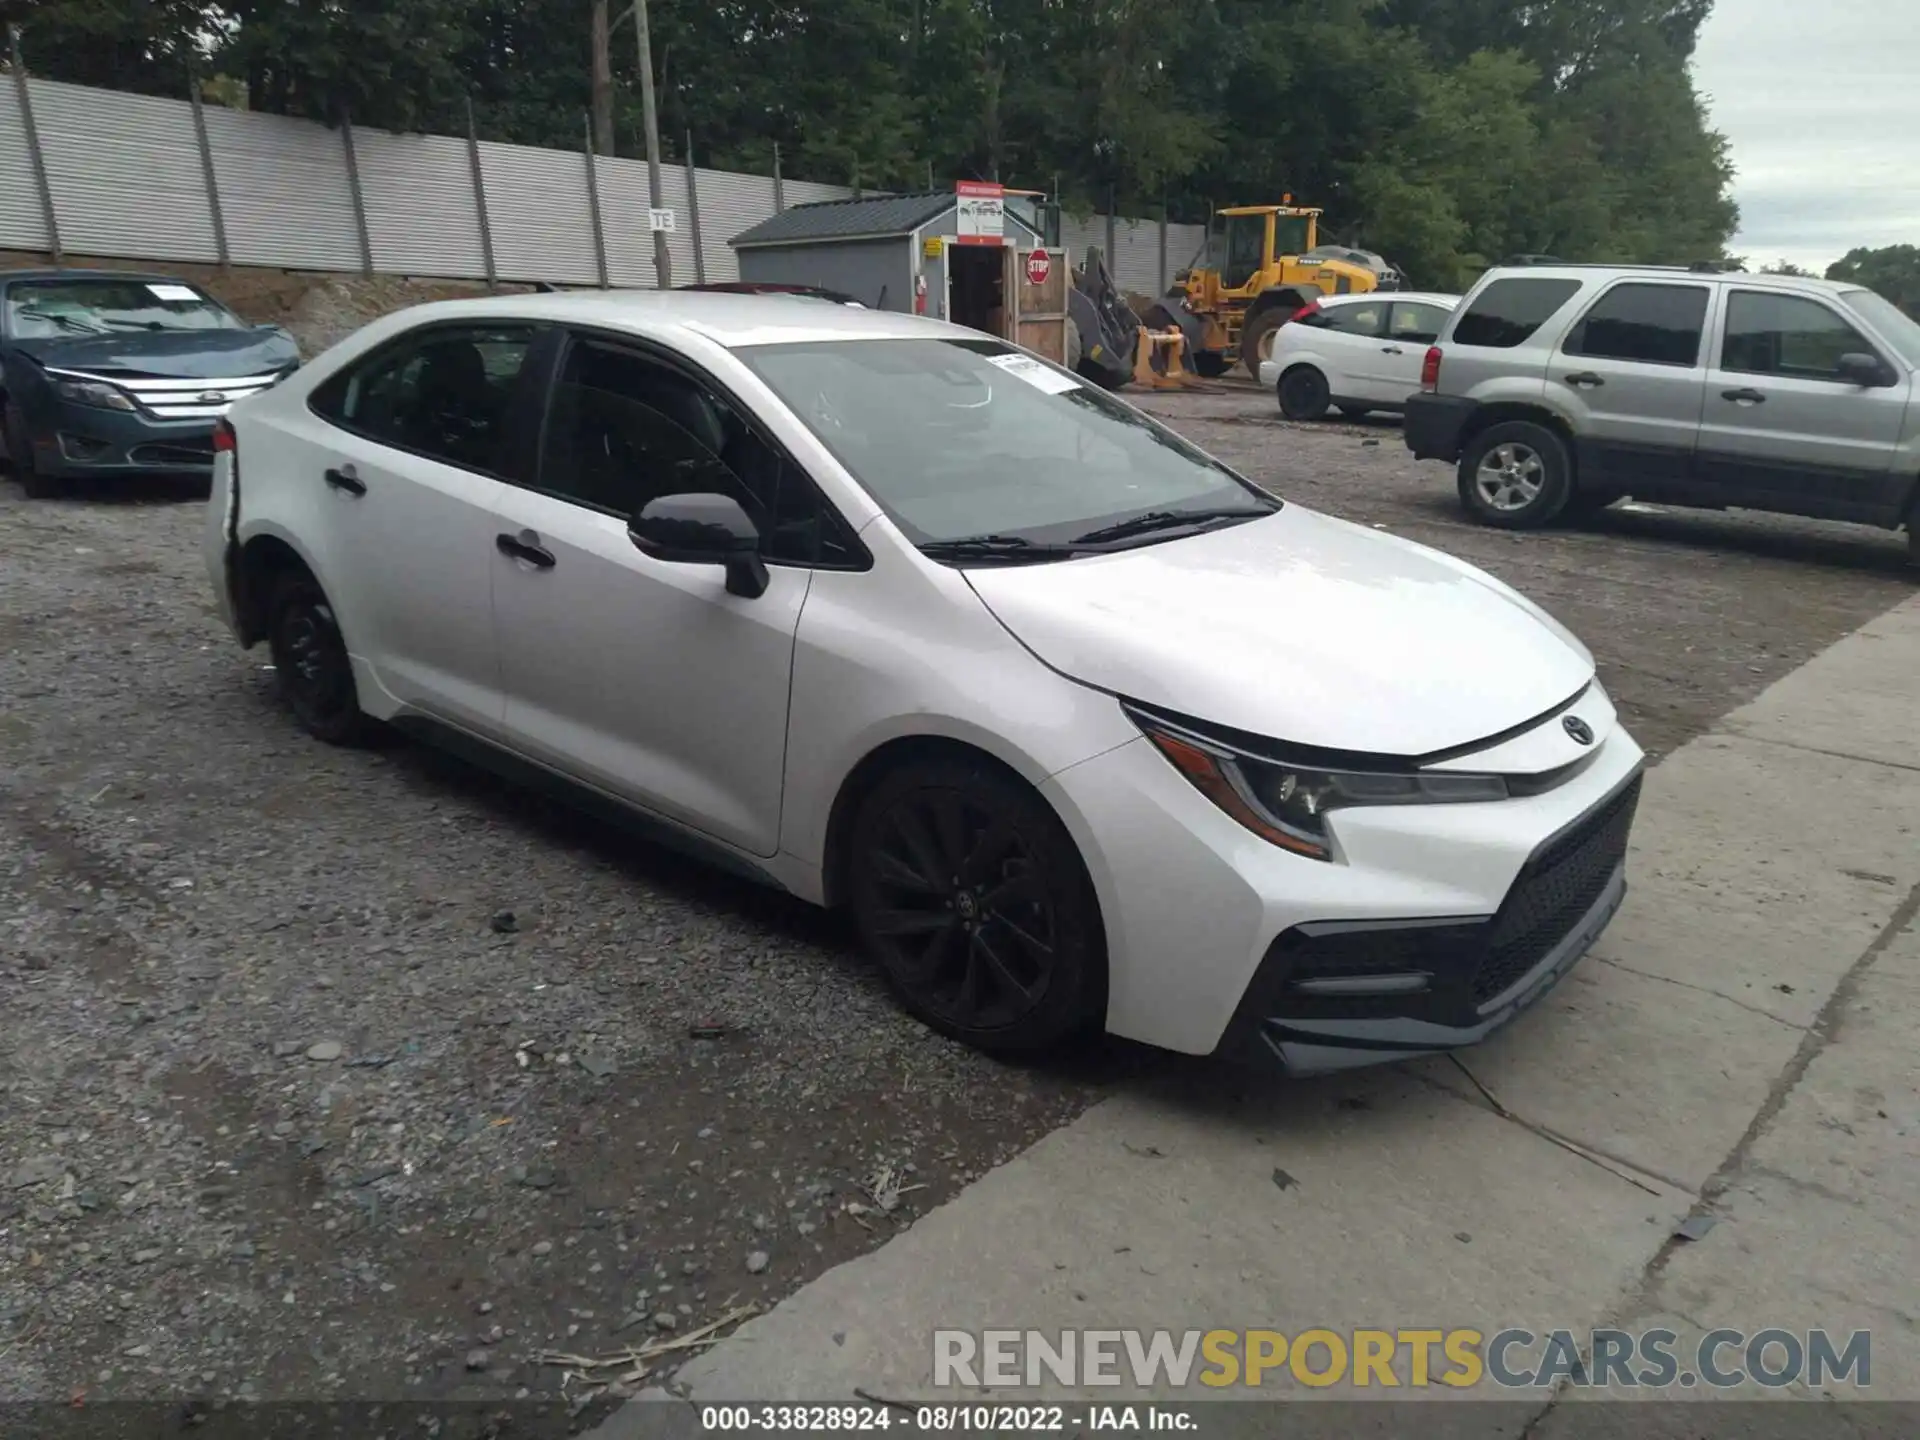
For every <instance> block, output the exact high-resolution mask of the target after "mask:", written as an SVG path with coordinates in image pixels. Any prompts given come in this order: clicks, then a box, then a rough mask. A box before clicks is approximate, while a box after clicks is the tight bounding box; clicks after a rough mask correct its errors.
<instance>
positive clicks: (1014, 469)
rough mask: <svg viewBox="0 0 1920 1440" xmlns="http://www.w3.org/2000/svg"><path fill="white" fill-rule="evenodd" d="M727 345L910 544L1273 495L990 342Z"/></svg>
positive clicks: (1184, 511)
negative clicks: (865, 492) (901, 532)
mask: <svg viewBox="0 0 1920 1440" xmlns="http://www.w3.org/2000/svg"><path fill="white" fill-rule="evenodd" d="M737 353H738V354H739V356H740V358H741V359H742V360H744V361H745V362H746V363H747V365H749V366H750V367H752V369H753V370H754V371H755V373H757V374H758V375H759V376H760V377H761V378H762V379H763V380H765V381H766V383H767V384H768V385H769V386H770V387H772V389H773V390H774V392H775V393H776V394H778V395H779V397H780V398H781V399H782V400H783V401H785V402H786V404H787V406H788V407H789V408H790V409H791V410H792V411H793V412H794V414H795V415H797V416H798V417H799V418H800V420H801V421H802V422H803V423H804V424H805V425H806V426H807V427H808V428H809V429H811V430H812V431H813V433H814V434H815V435H817V436H818V437H819V438H820V440H821V442H822V443H823V444H825V445H826V447H827V448H828V449H829V450H830V451H832V452H833V455H834V458H835V459H837V460H839V462H840V463H841V464H842V465H844V466H846V468H847V470H848V471H849V472H851V473H852V475H853V477H854V478H855V479H856V480H858V481H859V482H860V483H861V485H862V486H864V487H865V488H866V490H867V493H868V494H870V495H871V496H872V497H873V499H874V501H875V502H876V503H877V504H878V505H880V507H881V508H882V509H884V510H885V511H886V512H887V514H888V515H889V516H891V517H892V519H893V520H894V522H895V523H896V524H897V525H899V526H900V528H901V529H902V530H903V531H904V532H905V533H906V534H907V536H908V538H909V539H911V540H913V541H914V542H915V543H916V544H921V545H926V544H928V543H930V542H943V541H944V542H952V541H958V540H964V539H971V538H976V537H993V538H995V539H999V540H1007V539H1011V540H1012V541H1013V542H1014V543H1015V544H1019V543H1022V542H1025V543H1027V544H1030V545H1034V546H1039V545H1051V544H1064V543H1067V542H1070V541H1073V540H1078V539H1081V538H1083V537H1085V536H1087V535H1088V534H1089V532H1092V531H1095V530H1101V529H1105V528H1107V527H1111V526H1115V525H1124V526H1126V528H1127V530H1128V531H1129V534H1133V533H1136V532H1137V533H1138V534H1139V536H1140V538H1141V539H1142V540H1143V541H1144V540H1147V539H1148V537H1149V536H1150V535H1151V534H1152V532H1154V531H1156V530H1159V531H1164V532H1165V533H1166V534H1168V535H1172V534H1178V533H1181V531H1182V528H1183V526H1184V525H1185V523H1186V521H1187V520H1188V518H1189V517H1191V519H1192V520H1193V522H1194V523H1200V522H1201V521H1202V520H1205V521H1207V522H1209V523H1226V522H1229V521H1231V520H1233V519H1236V518H1240V517H1244V518H1247V519H1252V518H1254V517H1255V516H1259V515H1264V514H1267V513H1269V512H1271V511H1273V510H1275V509H1277V508H1279V504H1280V502H1279V501H1278V500H1276V499H1274V498H1273V497H1272V496H1270V495H1268V494H1267V493H1266V492H1265V491H1262V490H1259V489H1257V488H1256V487H1255V486H1253V485H1252V484H1250V483H1248V482H1247V481H1245V480H1242V479H1241V478H1240V477H1239V476H1237V475H1235V474H1234V473H1233V472H1232V471H1230V470H1228V469H1227V468H1226V467H1225V466H1223V465H1221V464H1220V463H1219V462H1217V461H1215V460H1213V459H1211V458H1209V457H1208V456H1207V455H1205V454H1203V453H1202V452H1201V451H1199V450H1197V449H1195V448H1194V447H1193V446H1192V445H1189V444H1188V443H1187V442H1186V441H1184V440H1182V439H1181V438H1180V437H1179V436H1177V435H1175V434H1174V433H1173V432H1172V431H1170V430H1168V429H1167V428H1166V427H1164V426H1162V425H1159V424H1157V423H1155V422H1154V421H1152V420H1150V419H1148V418H1147V417H1146V416H1145V415H1142V414H1141V413H1140V412H1139V411H1137V410H1135V409H1133V408H1132V407H1131V406H1128V405H1124V404H1122V403H1121V402H1120V401H1118V400H1115V399H1114V398H1113V397H1112V396H1110V395H1107V394H1106V393H1104V392H1103V391H1101V390H1098V389H1096V388H1094V387H1093V386H1090V385H1087V384H1085V383H1083V382H1081V381H1080V380H1079V379H1077V378H1075V377H1074V376H1073V375H1071V374H1069V373H1068V372H1067V371H1065V370H1061V369H1059V368H1057V367H1055V366H1052V365H1047V364H1044V363H1042V362H1041V361H1039V360H1037V359H1035V358H1033V357H1032V356H1031V355H1028V354H1027V353H1026V352H1024V351H1021V350H1016V349H1014V348H1012V347H1010V346H1008V345H1005V344H1003V343H1002V342H1000V341H998V340H991V339H981V340H936V339H925V340H917V339H916V340H907V339H902V340H834V341H816V342H809V343H804V344H793V345H787V344H779V345H761V346H752V347H743V348H742V349H741V350H740V351H739V352H737ZM1129 522H1138V523H1129ZM1103 538H1104V537H1103ZM1115 538H1119V537H1115Z"/></svg>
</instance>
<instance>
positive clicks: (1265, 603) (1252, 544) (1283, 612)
mask: <svg viewBox="0 0 1920 1440" xmlns="http://www.w3.org/2000/svg"><path fill="white" fill-rule="evenodd" d="M966 576H967V579H968V580H969V581H970V582H971V584H972V585H973V588H974V590H975V592H976V593H977V594H978V595H979V596H980V598H981V599H982V600H983V601H985V602H986V605H987V607H988V608H989V609H990V610H992V611H993V613H994V614H995V615H996V616H997V617H998V618H999V620H1000V622H1001V623H1002V624H1003V625H1005V626H1006V627H1007V629H1008V630H1010V631H1011V632H1012V633H1013V635H1014V636H1015V637H1016V638H1018V639H1019V640H1020V641H1021V642H1022V643H1023V644H1025V645H1026V646H1027V647H1028V648H1029V649H1030V650H1032V651H1033V652H1034V654H1036V655H1037V656H1039V657H1040V659H1041V660H1043V661H1044V662H1046V663H1047V664H1048V665H1050V666H1052V667H1053V668H1054V669H1056V670H1058V671H1060V672H1061V673H1062V674H1065V675H1068V676H1070V677H1072V678H1073V679H1075V680H1079V681H1082V682H1084V683H1086V684H1088V685H1094V686H1097V687H1099V688H1100V689H1103V690H1108V691H1111V692H1113V693H1114V694H1117V695H1120V696H1123V697H1126V698H1129V699H1134V700H1139V701H1143V702H1145V703H1147V704H1150V705H1154V706H1158V707H1161V708H1164V709H1167V710H1172V711H1176V712H1178V713H1180V714H1183V715H1187V716H1190V717H1192V718H1194V719H1197V720H1208V721H1212V722H1213V723H1215V724H1217V725H1224V726H1229V727H1231V728H1233V729H1236V730H1243V731H1248V732H1251V733H1253V734H1256V735H1261V736H1266V737H1269V738H1271V739H1276V740H1281V741H1290V742H1292V743H1294V744H1297V745H1307V746H1314V747H1319V748H1325V749H1335V750H1353V751H1366V752H1369V753H1372V754H1379V755H1394V756H1421V755H1431V754H1433V753H1434V752H1435V751H1441V750H1449V749H1453V748H1455V747H1457V746H1463V745H1468V744H1471V743H1473V742H1475V741H1479V740H1484V739H1486V738H1488V737H1490V736H1493V735H1496V734H1499V733H1500V732H1502V731H1505V730H1510V729H1512V728H1513V727H1514V726H1516V725H1520V724H1524V723H1525V722H1526V721H1528V720H1531V719H1533V718H1534V717H1535V716H1538V715H1541V714H1544V713H1545V712H1547V711H1549V710H1551V709H1553V708H1554V707H1555V706H1556V705H1559V704H1561V703H1562V702H1564V701H1566V700H1567V699H1569V698H1570V697H1571V696H1573V695H1574V694H1576V693H1577V692H1578V691H1579V690H1581V689H1582V688H1583V687H1584V686H1586V685H1587V684H1588V683H1589V682H1590V681H1591V680H1592V679H1593V675H1594V669H1593V657H1592V655H1591V654H1589V653H1588V651H1587V649H1586V647H1585V646H1583V645H1582V644H1581V643H1580V642H1579V641H1578V640H1576V639H1575V638H1574V637H1573V636H1572V635H1571V634H1570V633H1568V631H1567V630H1566V629H1565V628H1564V627H1562V626H1561V625H1560V624H1559V623H1558V622H1557V621H1555V620H1553V619H1552V618H1551V617H1550V616H1548V615H1547V613H1546V612H1545V611H1543V610H1541V609H1540V608H1539V607H1538V606H1537V605H1535V604H1533V603H1532V602H1531V601H1529V600H1526V599H1524V598H1522V597H1521V596H1520V595H1519V594H1518V593H1517V592H1515V591H1514V590H1512V589H1510V588H1509V587H1508V586H1506V585H1504V584H1502V583H1501V582H1500V581H1498V580H1495V579H1494V578H1493V577H1492V576H1490V575H1486V574H1483V573H1482V572H1480V571H1478V570H1476V569H1474V568H1473V567H1472V566H1470V565H1467V564H1465V563H1463V562H1461V561H1459V560H1455V559H1454V558H1453V557H1452V556H1449V555H1443V554H1441V553H1440V552H1439V551H1436V550H1430V549H1428V548H1427V547H1425V546H1423V545H1416V544H1414V543H1412V542H1411V541H1407V540H1401V539H1399V538H1397V537H1395V536H1391V535H1383V534H1380V533H1378V532H1376V531H1372V530H1367V529H1364V528H1362V527H1360V526H1357V525H1351V524H1348V523H1347V522H1346V521H1343V520H1335V519H1332V518H1331V517H1329V516H1325V515H1319V514H1315V513H1314V512H1313V511H1310V510H1304V509H1301V508H1300V507H1299V506H1296V505H1288V506H1287V507H1285V508H1284V509H1282V510H1280V511H1278V512H1277V513H1275V514H1274V515H1272V516H1269V517H1267V518H1266V519H1263V520H1256V521H1252V522H1249V523H1247V524H1244V525H1235V526H1232V527H1230V528H1228V529H1224V530H1218V531H1214V532H1211V533H1208V534H1203V535H1196V536H1192V537H1190V538H1187V539H1183V540H1170V541H1164V542H1162V543H1160V544H1157V545H1149V546H1145V547H1143V548H1140V549H1134V550H1123V551H1119V552H1117V553H1114V554H1110V555H1097V556H1089V557H1085V558H1081V559H1077V560H1068V561H1061V562H1058V563H1053V564H1036V565H1017V566H1016V565H1009V566H978V567H974V568H970V569H968V570H967V571H966Z"/></svg>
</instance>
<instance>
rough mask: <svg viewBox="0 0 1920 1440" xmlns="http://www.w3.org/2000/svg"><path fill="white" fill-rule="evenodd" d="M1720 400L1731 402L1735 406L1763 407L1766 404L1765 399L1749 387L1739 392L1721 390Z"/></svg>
mask: <svg viewBox="0 0 1920 1440" xmlns="http://www.w3.org/2000/svg"><path fill="white" fill-rule="evenodd" d="M1720 398H1721V399H1722V400H1731V401H1733V403H1734V404H1736V405H1764V404H1766V403H1767V397H1766V396H1764V395H1762V394H1761V393H1760V392H1759V391H1758V390H1755V389H1753V388H1752V387H1750V386H1749V387H1746V388H1743V389H1740V390H1722V391H1721V392H1720Z"/></svg>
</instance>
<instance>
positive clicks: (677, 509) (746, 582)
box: [627, 495, 769, 600]
mask: <svg viewBox="0 0 1920 1440" xmlns="http://www.w3.org/2000/svg"><path fill="white" fill-rule="evenodd" d="M627 538H628V539H630V540H631V541H633V544H634V548H635V549H637V550H638V551H639V552H640V553H641V554H642V555H647V556H650V557H652V558H653V559H655V560H662V561H665V562H667V563H668V564H671V565H719V566H722V567H724V568H725V570H726V572H727V593H728V594H729V595H738V596H741V597H742V598H744V599H747V600H752V599H756V598H757V597H759V596H761V595H764V594H765V593H766V589H767V585H768V583H769V581H768V577H767V567H766V563H765V562H764V561H763V560H761V558H760V531H759V528H758V527H757V526H755V524H754V523H753V519H752V517H751V516H749V515H748V514H747V512H746V511H745V510H743V509H741V508H740V502H739V501H738V500H735V499H734V498H733V497H732V496H731V495H662V496H660V497H659V498H658V499H657V500H649V501H648V502H647V503H646V504H645V505H644V506H642V507H641V509H640V513H639V514H637V515H635V516H634V517H633V518H632V519H631V520H629V521H628V522H627Z"/></svg>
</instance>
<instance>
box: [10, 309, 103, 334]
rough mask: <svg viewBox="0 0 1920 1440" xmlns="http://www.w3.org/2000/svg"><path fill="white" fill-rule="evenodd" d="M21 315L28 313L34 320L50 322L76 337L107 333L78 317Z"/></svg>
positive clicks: (37, 312) (32, 313)
mask: <svg viewBox="0 0 1920 1440" xmlns="http://www.w3.org/2000/svg"><path fill="white" fill-rule="evenodd" d="M23 313H30V314H31V317H32V318H33V319H35V320H47V321H51V322H52V323H53V324H55V325H63V326H65V327H66V328H67V329H69V330H71V331H73V332H74V333H75V334H78V335H105V334H106V333H107V331H106V329H105V327H103V326H99V325H89V324H87V322H86V321H84V320H82V319H81V318H80V317H79V316H78V315H51V314H47V313H45V312H43V311H33V312H23Z"/></svg>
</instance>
